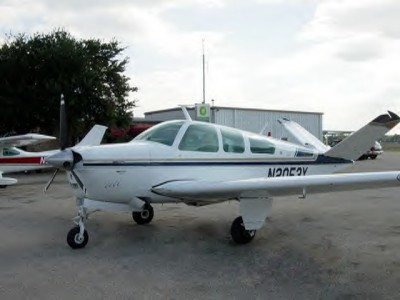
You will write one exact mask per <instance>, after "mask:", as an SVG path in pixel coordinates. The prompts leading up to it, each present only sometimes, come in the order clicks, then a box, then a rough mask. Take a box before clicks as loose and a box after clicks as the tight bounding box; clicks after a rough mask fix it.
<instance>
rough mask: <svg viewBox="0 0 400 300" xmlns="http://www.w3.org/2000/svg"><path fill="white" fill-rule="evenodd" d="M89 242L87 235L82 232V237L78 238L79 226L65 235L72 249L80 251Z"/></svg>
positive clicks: (85, 232)
mask: <svg viewBox="0 0 400 300" xmlns="http://www.w3.org/2000/svg"><path fill="white" fill-rule="evenodd" d="M88 242H89V234H88V233H87V231H86V230H84V231H83V237H82V238H79V226H76V227H74V228H72V229H71V230H70V231H69V232H68V235H67V243H68V245H69V246H70V247H71V248H72V249H81V248H83V247H85V246H86V244H87V243H88Z"/></svg>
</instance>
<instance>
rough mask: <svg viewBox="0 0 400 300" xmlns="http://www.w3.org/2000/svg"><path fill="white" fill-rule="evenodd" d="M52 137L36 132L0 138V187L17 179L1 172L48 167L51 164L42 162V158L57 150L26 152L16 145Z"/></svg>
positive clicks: (30, 143) (32, 143)
mask: <svg viewBox="0 0 400 300" xmlns="http://www.w3.org/2000/svg"><path fill="white" fill-rule="evenodd" d="M54 139H55V137H53V136H48V135H43V134H36V133H28V134H23V135H15V136H8V137H2V138H0V188H5V187H7V186H8V185H12V184H15V183H17V179H15V178H10V177H3V176H2V175H3V173H12V172H22V171H30V170H40V169H45V168H50V167H51V166H49V165H46V164H45V163H44V159H45V157H47V156H49V155H51V154H54V153H56V152H57V150H51V151H42V152H27V151H23V150H21V149H19V148H16V147H17V146H19V147H20V146H27V145H34V144H39V143H43V142H45V141H49V140H54Z"/></svg>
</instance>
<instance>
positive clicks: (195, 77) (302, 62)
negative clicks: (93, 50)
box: [0, 0, 400, 133]
mask: <svg viewBox="0 0 400 300" xmlns="http://www.w3.org/2000/svg"><path fill="white" fill-rule="evenodd" d="M0 11H1V12H2V17H1V18H0V29H1V33H2V36H1V38H2V39H3V38H4V36H5V34H6V33H10V32H12V33H20V32H26V33H34V32H49V31H51V30H52V29H55V28H64V29H65V30H67V31H69V32H70V33H71V34H73V35H74V36H75V37H77V38H100V39H103V40H104V41H109V40H111V39H112V38H116V39H117V40H119V41H120V42H121V45H123V46H126V47H127V49H126V51H125V55H126V56H128V57H130V63H129V66H128V69H127V73H126V75H127V76H129V77H130V78H131V80H132V84H133V85H135V86H137V87H138V88H139V91H138V92H137V93H133V94H132V96H131V98H132V99H138V100H139V102H138V105H139V107H138V108H135V110H134V114H135V116H141V115H143V112H145V111H151V110H157V109H164V108H171V107H175V106H177V105H179V104H193V103H195V102H201V100H202V39H204V40H205V42H204V45H205V53H206V62H207V63H206V101H210V100H211V99H214V100H215V105H219V106H238V107H248V108H262V109H283V110H301V111H314V112H323V113H324V118H323V120H324V124H323V127H324V129H331V130H355V129H358V128H359V127H361V126H362V125H364V124H365V123H367V122H369V121H370V120H372V119H373V118H374V117H375V116H377V115H379V114H381V113H384V112H385V111H386V110H392V111H394V112H396V113H398V114H400V85H399V84H400V17H399V16H400V1H398V0H326V1H318V0H246V1H243V0H119V1H108V0H86V1H84V0H83V1H82V0H79V1H78V0H70V1H67V0H64V1H53V0H35V1H29V0H0ZM399 127H400V126H397V127H396V129H395V130H394V131H392V132H391V133H394V132H397V133H400V128H399Z"/></svg>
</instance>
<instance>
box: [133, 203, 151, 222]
mask: <svg viewBox="0 0 400 300" xmlns="http://www.w3.org/2000/svg"><path fill="white" fill-rule="evenodd" d="M153 217H154V209H153V207H152V206H151V205H150V204H149V203H146V204H145V205H144V206H143V210H142V211H134V212H132V218H133V220H134V221H135V222H136V223H137V224H139V225H143V224H148V223H150V222H151V220H153Z"/></svg>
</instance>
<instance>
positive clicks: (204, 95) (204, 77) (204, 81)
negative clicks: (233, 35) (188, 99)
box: [202, 39, 206, 104]
mask: <svg viewBox="0 0 400 300" xmlns="http://www.w3.org/2000/svg"><path fill="white" fill-rule="evenodd" d="M202 45H203V104H205V103H206V73H205V56H204V39H203V40H202Z"/></svg>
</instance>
